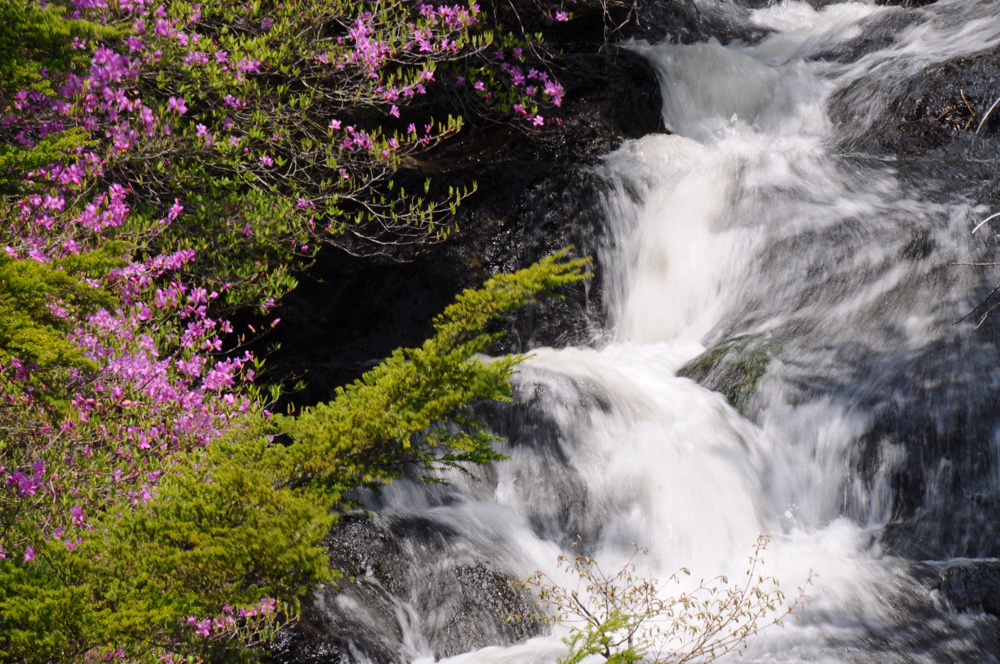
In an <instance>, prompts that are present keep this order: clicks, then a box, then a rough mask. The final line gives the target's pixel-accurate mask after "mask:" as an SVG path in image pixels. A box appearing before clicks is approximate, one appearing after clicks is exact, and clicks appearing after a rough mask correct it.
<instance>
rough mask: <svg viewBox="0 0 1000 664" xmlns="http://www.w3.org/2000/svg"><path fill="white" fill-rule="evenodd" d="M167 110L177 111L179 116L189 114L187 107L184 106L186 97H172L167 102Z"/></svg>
mask: <svg viewBox="0 0 1000 664" xmlns="http://www.w3.org/2000/svg"><path fill="white" fill-rule="evenodd" d="M167 110H168V111H177V115H184V114H185V113H187V106H186V105H185V104H184V97H171V98H170V99H168V100H167Z"/></svg>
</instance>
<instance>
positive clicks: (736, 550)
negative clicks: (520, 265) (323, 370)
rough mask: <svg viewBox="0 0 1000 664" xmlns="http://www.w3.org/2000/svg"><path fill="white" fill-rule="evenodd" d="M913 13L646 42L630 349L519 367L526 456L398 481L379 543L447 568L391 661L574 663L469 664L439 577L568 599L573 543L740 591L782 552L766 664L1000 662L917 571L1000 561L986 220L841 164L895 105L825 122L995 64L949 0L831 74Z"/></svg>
mask: <svg viewBox="0 0 1000 664" xmlns="http://www.w3.org/2000/svg"><path fill="white" fill-rule="evenodd" d="M890 11H897V10H892V9H890V8H880V7H875V6H873V5H871V4H862V3H856V2H854V3H843V4H833V5H828V6H826V7H824V8H822V9H815V8H813V7H812V6H810V5H808V4H806V3H804V2H795V1H791V0H789V1H786V2H783V3H781V4H775V5H772V6H769V7H767V8H764V9H759V10H755V11H753V12H751V13H750V20H752V21H753V22H755V24H756V25H758V26H759V27H763V28H767V29H770V30H772V31H773V32H772V34H771V35H770V36H769V37H767V38H766V39H764V40H763V41H761V42H760V43H757V44H753V45H748V44H741V43H733V44H729V45H727V46H722V45H721V44H719V43H717V42H714V41H710V42H706V43H700V44H693V45H678V44H668V43H661V44H656V45H649V44H646V43H634V44H632V45H631V46H630V48H632V49H634V50H635V51H637V52H639V53H640V54H642V55H643V56H645V57H646V58H647V59H648V60H649V61H650V62H651V63H652V65H653V66H654V68H655V69H656V71H657V74H658V76H659V79H660V84H661V88H662V90H663V99H664V104H663V117H664V122H665V125H666V127H667V128H668V129H669V130H670V134H669V135H650V136H646V137H644V138H641V139H638V140H634V141H629V142H627V143H626V144H625V145H623V146H622V147H621V149H619V150H618V151H617V152H615V153H614V154H612V155H610V156H608V157H607V158H606V160H605V162H604V164H603V165H602V167H601V169H602V173H603V174H605V175H606V176H607V179H608V181H609V182H610V183H611V188H610V191H609V193H608V194H607V197H606V209H607V217H608V232H607V235H606V237H607V238H608V241H607V243H606V245H605V246H604V247H603V248H602V250H601V253H600V255H599V256H598V259H599V260H600V262H601V264H602V266H603V267H604V273H605V277H604V279H605V283H604V286H605V289H604V292H605V293H606V295H605V304H606V307H607V312H606V313H607V320H608V330H609V332H608V336H607V338H606V339H603V340H601V341H600V342H595V345H594V347H586V348H585V347H576V348H567V349H562V350H552V349H538V350H537V351H535V352H534V354H533V355H532V357H531V358H530V359H528V360H527V361H526V362H525V363H524V364H523V365H522V366H521V369H520V372H519V374H518V375H517V377H516V381H515V385H516V392H517V397H516V401H517V404H516V406H515V408H514V409H513V410H511V411H509V412H507V413H506V415H503V416H502V417H499V418H498V429H499V430H500V432H501V433H502V434H504V435H505V436H507V438H508V439H509V443H508V445H507V446H506V447H505V448H504V449H503V450H502V451H503V452H504V453H505V454H507V455H509V457H510V459H509V460H508V461H505V462H502V463H499V464H496V465H495V466H494V467H493V468H491V469H489V470H488V472H486V473H485V475H484V477H483V481H482V482H473V481H470V480H468V479H467V478H464V477H462V476H458V475H456V476H455V477H452V478H449V479H450V481H451V482H452V484H451V485H450V486H448V487H432V488H427V487H423V486H417V485H416V484H409V483H407V482H400V483H398V484H394V485H391V486H390V487H388V489H387V490H386V492H385V494H384V495H383V496H382V497H381V498H380V499H378V502H377V503H373V504H372V507H373V508H376V509H377V514H376V517H375V518H376V520H379V519H381V520H382V521H383V522H384V523H385V524H388V525H386V528H392V527H395V526H393V525H392V524H393V523H396V522H395V521H393V520H394V519H402V518H405V519H410V520H411V521H412V520H415V519H419V520H421V522H426V523H429V524H432V526H433V527H434V528H439V529H441V532H446V533H448V535H447V537H444V536H442V537H443V539H442V540H441V541H442V542H444V543H442V544H440V547H439V550H437V551H438V553H435V554H434V555H433V556H432V555H430V554H429V553H426V552H423V553H421V551H424V549H421V550H420V551H417V550H416V549H414V550H413V551H411V552H410V553H408V554H407V555H410V556H411V557H413V558H414V559H417V558H420V556H426V559H427V560H428V561H431V562H427V563H426V564H424V563H416V565H417V567H416V569H418V571H419V573H416V574H417V576H420V575H423V577H422V578H421V580H418V581H415V582H414V583H415V585H414V586H413V588H418V587H419V588H423V590H420V589H419V588H418V590H413V589H412V588H411V590H410V591H408V592H409V593H410V594H409V595H408V596H404V597H396V599H395V600H394V601H397V602H398V603H399V604H400V606H403V605H405V606H407V607H409V608H408V609H407V610H408V611H411V612H412V613H413V615H411V616H410V617H409V618H407V620H406V621H403V622H405V625H402V627H401V628H400V629H402V630H403V631H404V632H405V631H407V630H409V631H413V632H416V633H419V634H418V636H419V638H417V636H413V635H411V636H410V637H407V638H405V639H403V640H404V641H405V642H406V643H408V644H410V645H409V646H408V648H407V650H406V652H400V653H397V654H396V655H394V656H395V657H398V658H400V659H404V660H410V661H414V660H416V661H424V660H422V659H421V658H427V659H426V661H433V659H434V658H435V657H437V656H440V655H442V654H443V655H452V658H451V659H449V660H448V661H450V662H455V663H459V662H461V663H463V664H465V663H473V662H474V663H487V662H510V663H519V664H529V663H536V662H537V663H542V662H545V663H551V662H555V661H556V659H558V657H560V656H562V655H563V654H565V648H564V646H563V645H562V644H561V642H560V640H559V637H560V636H563V635H564V634H563V633H562V632H560V631H559V630H558V629H556V631H555V632H554V633H553V634H551V635H537V636H535V637H534V638H531V639H529V640H523V637H524V635H520V637H518V638H521V639H522V640H521V641H520V642H516V643H513V645H507V646H491V647H488V648H486V649H482V650H477V651H474V652H467V653H461V654H457V653H454V652H449V651H447V649H445V650H444V651H442V650H441V649H435V648H434V647H433V646H431V645H428V644H429V643H430V640H433V639H430V640H429V638H430V637H427V635H428V634H431V635H432V636H433V635H434V634H438V633H439V632H440V631H441V630H443V629H446V628H447V626H448V624H449V621H455V620H458V619H459V618H458V617H461V615H462V613H463V611H466V612H468V611H469V609H467V608H466V609H463V608H462V607H460V606H452V605H449V604H448V603H447V602H443V601H441V599H440V597H441V591H440V589H439V588H438V590H435V588H437V586H435V585H434V584H439V583H444V582H442V581H440V579H441V578H444V577H447V576H448V575H449V574H451V575H454V574H459V572H457V571H455V570H460V569H465V568H464V567H462V565H487V566H489V568H490V569H492V570H496V571H497V573H498V574H500V575H501V576H502V577H503V578H523V577H526V576H528V575H529V574H531V573H532V572H533V571H534V570H536V569H540V570H544V571H546V572H548V573H549V574H551V575H553V576H555V577H557V578H558V574H559V572H558V571H557V570H556V556H557V554H558V553H560V552H566V551H568V550H569V544H570V543H571V542H572V541H573V540H574V539H575V538H576V537H577V536H580V537H583V538H584V539H585V541H587V542H588V544H589V545H590V546H591V547H592V550H593V551H594V553H595V554H596V555H597V556H598V557H600V558H601V559H603V560H606V561H608V564H609V566H611V567H613V566H614V564H615V562H620V561H621V560H623V559H624V558H625V557H626V556H627V555H628V552H629V547H630V544H631V543H632V542H637V543H639V544H640V545H643V546H647V547H649V549H650V555H649V556H648V557H646V558H645V559H643V560H641V561H640V564H641V566H642V569H643V570H644V571H648V572H651V573H653V574H654V575H657V576H659V577H661V578H665V577H666V576H668V575H669V574H670V573H672V572H674V571H675V570H676V569H677V568H679V567H681V566H687V567H689V568H691V569H692V572H693V574H694V576H695V577H699V576H704V577H706V578H707V577H712V576H715V575H716V574H726V573H739V572H740V571H741V570H742V568H743V566H744V565H745V562H746V559H747V556H748V555H749V552H750V551H751V548H752V545H753V543H754V540H755V539H756V537H757V535H758V534H760V533H768V534H771V535H773V536H774V539H773V541H772V542H771V544H770V545H769V547H768V549H767V552H766V555H765V560H766V563H767V564H766V566H765V571H766V573H768V574H771V575H773V576H775V577H777V578H779V579H780V580H781V581H782V583H783V585H784V586H785V587H786V588H788V589H793V588H795V587H796V586H797V585H800V584H802V583H803V582H804V581H805V580H806V578H807V576H808V575H809V573H810V570H811V571H813V572H814V573H816V574H817V575H818V576H817V577H816V578H815V581H814V584H813V586H812V587H811V588H810V589H809V591H808V592H809V596H810V600H809V602H808V603H807V604H806V606H805V607H804V608H803V609H801V611H800V617H801V619H800V620H799V621H790V623H789V625H788V627H787V628H786V629H783V630H782V629H773V630H767V631H765V632H764V633H762V634H761V635H760V636H758V637H756V638H755V639H753V640H752V641H751V642H750V643H749V644H748V649H747V651H746V652H745V653H744V656H743V659H744V660H745V661H749V662H860V661H878V662H916V661H920V662H925V661H926V662H951V661H969V662H973V661H996V658H995V655H990V654H988V653H985V652H983V647H984V646H983V645H982V643H984V639H985V640H986V641H989V639H990V638H994V639H995V637H985V636H983V634H984V633H987V632H990V630H995V628H994V627H991V626H990V623H989V620H991V619H990V618H988V617H985V616H982V615H976V614H968V615H964V614H963V615H960V614H956V613H954V612H951V611H949V609H948V608H947V606H946V605H945V604H944V603H943V601H942V599H941V598H940V596H939V594H938V593H937V591H935V590H934V589H933V584H929V583H928V582H927V577H928V574H930V572H929V571H928V569H930V568H929V567H927V566H926V565H924V564H923V563H920V561H921V560H922V559H929V558H930V559H935V560H945V559H950V558H953V557H962V556H969V557H972V556H983V555H996V553H997V552H998V551H1000V549H998V547H997V545H994V544H991V543H990V542H989V541H987V539H988V537H989V536H990V533H996V532H1000V526H993V530H990V531H986V532H980V533H979V536H978V537H979V538H978V539H977V535H976V531H977V529H980V530H981V527H980V526H978V525H977V522H976V521H975V520H974V519H971V518H968V514H967V512H962V511H961V510H963V509H966V507H967V504H971V503H969V501H971V500H972V498H970V497H969V496H970V495H971V493H969V492H973V493H974V492H979V494H981V495H984V496H991V498H990V499H991V500H997V499H998V496H1000V479H998V478H1000V443H998V442H997V441H1000V413H998V412H996V408H994V409H993V412H989V408H988V407H987V406H986V405H988V404H995V397H993V396H992V394H993V392H995V390H996V388H997V386H998V385H1000V370H998V369H997V366H998V362H997V360H998V354H997V351H996V349H995V347H994V344H993V341H992V339H990V338H984V337H983V336H982V335H983V333H982V332H981V331H976V330H974V329H973V327H972V325H970V324H962V325H953V323H954V321H956V320H957V319H958V318H960V317H961V316H962V315H964V314H965V313H966V312H967V311H968V310H969V309H970V308H971V307H973V306H975V304H976V303H977V302H978V299H979V298H980V297H981V296H982V294H983V292H984V289H988V288H989V287H991V284H990V282H989V275H985V274H982V273H973V272H970V271H964V272H963V271H962V270H959V269H955V268H954V267H952V266H951V265H952V264H954V263H969V262H977V261H983V260H984V259H985V260H988V259H989V255H990V254H989V253H988V250H989V248H988V246H987V245H986V244H984V243H982V242H981V241H980V239H979V238H978V237H975V236H971V235H970V233H969V231H970V230H971V228H972V227H973V226H974V225H975V223H976V221H977V220H978V219H980V218H981V217H982V216H985V215H983V212H984V209H983V208H982V207H977V202H976V201H975V200H970V199H969V198H968V197H966V196H965V194H963V193H957V194H955V195H953V196H950V197H942V196H939V195H933V196H932V195H930V194H927V195H925V194H924V193H922V190H921V189H920V188H919V187H913V186H908V185H906V184H905V183H904V182H902V181H901V179H900V178H899V176H898V169H897V167H896V165H895V164H894V163H892V162H891V161H886V160H884V159H874V158H870V157H868V156H866V155H864V154H857V153H853V152H851V151H850V150H847V149H845V148H844V147H843V146H845V145H849V144H850V137H851V136H854V135H860V133H863V132H864V131H866V130H867V129H868V128H869V127H870V126H871V124H872V123H874V122H875V121H876V119H877V118H878V117H879V116H880V114H883V113H885V112H886V110H885V108H883V107H881V106H880V105H879V98H878V97H877V95H873V96H872V97H871V99H872V102H871V107H858V108H855V109H853V111H854V117H855V118H856V120H857V121H856V122H855V123H854V124H852V125H850V126H839V125H837V124H836V123H834V122H833V121H832V120H831V118H830V115H829V112H828V108H829V103H830V99H831V97H832V96H833V95H835V94H837V93H838V91H843V90H844V89H846V88H847V87H848V86H851V85H861V84H863V83H864V82H865V81H867V80H869V79H870V80H880V81H882V84H884V85H890V84H891V83H892V82H893V81H895V80H901V79H902V78H903V77H905V76H907V75H910V74H912V72H913V71H915V70H916V69H918V68H920V67H922V66H926V65H927V64H928V63H935V62H944V61H947V60H949V59H951V58H955V57H958V56H961V55H963V54H973V53H979V52H982V51H985V50H988V49H993V48H996V47H997V46H998V45H1000V4H998V3H996V2H989V1H986V0H940V1H939V2H938V3H936V4H934V5H931V6H929V7H927V8H924V9H921V10H908V11H912V12H914V13H913V14H912V16H913V17H914V18H913V20H911V22H910V23H909V24H908V25H906V26H904V27H902V28H901V29H900V30H899V31H898V33H897V34H895V36H894V39H893V40H892V41H891V43H889V44H888V45H886V46H884V47H882V48H878V49H875V50H871V51H870V52H866V53H864V54H863V55H861V56H860V57H843V58H840V57H833V56H831V55H830V54H831V53H834V54H837V53H842V52H844V49H846V48H847V47H846V46H845V44H850V43H853V41H856V40H859V39H862V38H863V34H864V25H865V24H866V22H867V21H872V20H875V19H879V18H880V17H881V16H882V15H883V14H885V15H887V14H886V13H887V12H890ZM908 16H909V15H908ZM838 49H840V50H838ZM859 82H860V83H859ZM931 189H934V187H931ZM939 189H940V188H938V189H936V190H939ZM914 247H916V248H914ZM977 335H978V336H977ZM693 378H698V379H699V381H698V382H696V381H695V380H693ZM713 381H714V382H713ZM699 382H700V383H701V384H699ZM706 384H709V385H717V386H719V390H718V391H712V390H709V389H707V388H706V387H705V386H703V385H706ZM970 418H972V419H975V423H974V424H970V423H969V420H970ZM935 431H936V432H938V433H936V434H934V433H933V432H935ZM942 431H948V432H951V433H949V434H947V435H948V436H950V438H947V440H946V439H945V434H944V433H940V432H942ZM932 436H937V438H934V439H933V440H931V437H932ZM976 436H978V437H979V438H978V439H977V438H976ZM959 439H961V441H965V442H967V443H968V445H970V446H973V445H976V446H979V448H978V449H980V450H983V449H985V450H986V451H985V452H982V451H980V452H976V453H975V454H978V455H979V456H980V457H982V460H981V464H983V468H982V469H980V467H979V466H975V469H974V470H961V469H959V470H956V469H955V468H954V467H953V466H955V465H958V464H962V463H964V462H963V461H962V459H963V458H964V457H962V456H961V454H960V453H956V452H955V450H956V449H958V448H956V447H949V446H954V445H957V444H958V443H957V442H949V441H953V440H954V441H957V440H959ZM928 441H929V442H928ZM989 441H992V442H989ZM991 445H992V447H991ZM962 449H964V448H962ZM962 454H964V452H963V453H962ZM969 454H973V453H971V452H970V453H969ZM977 458H979V457H977ZM977 463H979V462H977ZM963 468H966V466H963ZM967 468H973V467H972V466H967ZM963 473H965V474H964V475H963ZM900 478H902V479H900ZM914 478H916V479H914ZM955 478H960V479H961V478H965V479H962V481H963V482H967V484H966V485H965V486H963V487H958V486H956V484H955V483H956V482H957V481H958V480H956V479H955ZM907 487H909V488H907ZM913 487H918V488H919V490H914V489H913ZM960 489H961V490H960ZM963 490H964V491H966V493H962V491H963ZM939 494H940V495H941V496H950V497H941V498H937V497H936V496H938V495H939ZM979 494H977V495H979ZM955 496H958V497H957V498H956V497H955ZM963 500H964V501H966V502H961V501H963ZM949 501H950V502H949ZM956 501H957V502H956ZM904 507H905V509H904ZM953 510H958V511H955V512H953ZM904 513H905V518H903V517H902V516H901V515H904ZM962 519H966V521H962ZM428 546H429V545H428ZM441 551H444V553H441ZM449 560H450V561H451V562H447V561H449ZM435 561H436V562H435ZM442 561H445V562H442ZM455 561H460V562H455ZM461 561H465V562H461ZM477 561H478V562H477ZM420 565H423V566H420ZM435 565H440V566H442V567H440V568H439V567H435ZM931 567H933V565H932V566H931ZM440 570H445V571H441V572H440V575H439V574H438V571H440ZM449 578H450V577H449ZM421 584H423V585H421ZM435 593H437V594H435ZM434 598H437V599H434ZM470 601H471V600H470ZM456 616H458V617H456ZM484 629H485V628H484ZM435 638H436V637H435ZM442 638H443V637H442ZM497 638H498V639H500V637H499V636H498V637H497ZM514 641H517V638H514V637H510V638H508V639H507V640H506V641H503V640H502V639H501V640H500V641H498V642H507V643H512V642H514ZM991 657H992V659H991ZM362 659H363V658H362ZM734 661H735V659H734Z"/></svg>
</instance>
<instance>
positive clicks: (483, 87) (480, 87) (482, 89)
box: [473, 81, 486, 92]
mask: <svg viewBox="0 0 1000 664" xmlns="http://www.w3.org/2000/svg"><path fill="white" fill-rule="evenodd" d="M473 87H474V88H476V89H477V90H479V91H480V92H485V91H486V84H485V83H483V82H482V81H476V84H475V85H474V86H473Z"/></svg>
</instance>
